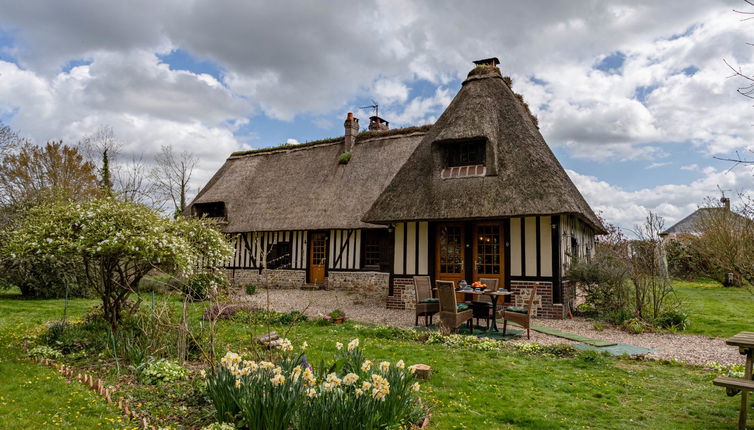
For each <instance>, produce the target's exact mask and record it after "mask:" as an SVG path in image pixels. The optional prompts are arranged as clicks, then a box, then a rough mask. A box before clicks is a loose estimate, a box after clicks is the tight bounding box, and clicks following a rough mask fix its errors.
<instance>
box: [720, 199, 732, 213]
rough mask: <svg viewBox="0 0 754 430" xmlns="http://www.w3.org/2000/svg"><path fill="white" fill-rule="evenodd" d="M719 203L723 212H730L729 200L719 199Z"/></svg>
mask: <svg viewBox="0 0 754 430" xmlns="http://www.w3.org/2000/svg"><path fill="white" fill-rule="evenodd" d="M720 203H722V204H723V205H724V206H725V210H728V211H729V210H730V199H729V198H727V197H722V198H720Z"/></svg>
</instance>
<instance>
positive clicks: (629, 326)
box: [623, 318, 652, 334]
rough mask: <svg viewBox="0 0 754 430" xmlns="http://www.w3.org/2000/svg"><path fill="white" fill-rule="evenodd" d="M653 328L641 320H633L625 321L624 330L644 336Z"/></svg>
mask: <svg viewBox="0 0 754 430" xmlns="http://www.w3.org/2000/svg"><path fill="white" fill-rule="evenodd" d="M651 328H652V327H651V326H650V325H649V324H647V323H646V322H644V321H642V320H641V319H640V318H631V319H629V320H625V321H623V329H624V330H626V331H627V332H629V333H632V334H642V333H644V332H645V331H650V330H651Z"/></svg>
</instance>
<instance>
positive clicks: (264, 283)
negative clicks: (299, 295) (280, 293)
mask: <svg viewBox="0 0 754 430" xmlns="http://www.w3.org/2000/svg"><path fill="white" fill-rule="evenodd" d="M226 273H227V275H228V280H230V284H231V285H233V286H242V285H246V284H254V285H256V286H258V287H266V288H300V287H302V286H304V285H305V284H306V270H291V269H262V272H261V273H260V272H259V270H257V269H226Z"/></svg>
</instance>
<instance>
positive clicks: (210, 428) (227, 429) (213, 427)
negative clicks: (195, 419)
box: [202, 423, 236, 430]
mask: <svg viewBox="0 0 754 430" xmlns="http://www.w3.org/2000/svg"><path fill="white" fill-rule="evenodd" d="M235 429H236V426H234V425H233V424H228V423H212V424H210V425H206V426H204V427H202V430H235Z"/></svg>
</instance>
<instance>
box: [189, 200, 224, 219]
mask: <svg viewBox="0 0 754 430" xmlns="http://www.w3.org/2000/svg"><path fill="white" fill-rule="evenodd" d="M193 213H194V216H195V217H198V218H201V217H207V218H225V202H211V203H196V204H194V207H193Z"/></svg>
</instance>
